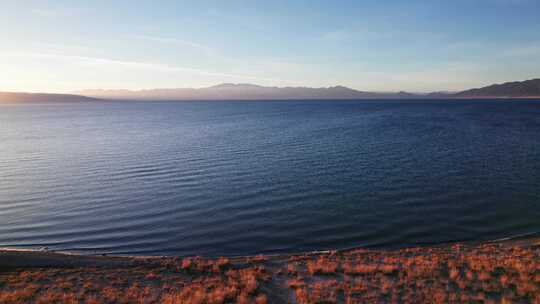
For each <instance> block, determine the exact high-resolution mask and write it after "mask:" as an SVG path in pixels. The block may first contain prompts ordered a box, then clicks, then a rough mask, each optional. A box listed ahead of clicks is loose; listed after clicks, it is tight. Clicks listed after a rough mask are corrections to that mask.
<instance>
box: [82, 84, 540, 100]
mask: <svg viewBox="0 0 540 304" xmlns="http://www.w3.org/2000/svg"><path fill="white" fill-rule="evenodd" d="M75 93H77V94H80V95H84V96H91V97H97V98H106V99H134V100H231V99H235V100H270V99H277V100H280V99H426V98H435V99H443V98H444V99H461V98H530V97H540V79H531V80H525V81H514V82H505V83H502V84H493V85H489V86H485V87H481V88H475V89H469V90H464V91H460V92H455V93H452V92H431V93H425V94H419V93H410V92H406V91H398V92H369V91H361V90H356V89H352V88H348V87H345V86H342V85H336V86H329V87H315V88H313V87H302V86H296V87H293V86H285V87H276V86H261V85H257V84H250V83H222V84H217V85H214V86H210V87H206V88H199V89H195V88H164V89H149V90H134V91H132V90H82V91H77V92H75Z"/></svg>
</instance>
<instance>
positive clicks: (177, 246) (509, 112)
mask: <svg viewBox="0 0 540 304" xmlns="http://www.w3.org/2000/svg"><path fill="white" fill-rule="evenodd" d="M539 231H540V102H538V101H520V102H510V101H432V102H426V101H424V102H412V101H411V102H388V101H386V102H383V101H373V102H350V101H349V102H343V101H326V102H323V101H319V102H307V101H299V102H293V101H287V102H159V103H158V102H146V103H144V102H134V103H122V102H109V103H107V102H103V103H92V104H75V103H74V104H55V105H3V106H0V247H15V248H40V247H45V246H46V247H48V248H49V249H51V250H63V251H72V252H79V253H84V254H91V253H100V254H101V253H108V254H129V255H195V254H197V255H208V256H217V255H245V254H256V253H278V252H298V251H306V250H322V249H330V248H347V247H354V246H369V247H383V248H384V247H402V246H409V245H420V244H438V243H444V242H451V241H468V240H493V239H498V238H504V237H511V236H516V235H524V234H530V233H537V232H539Z"/></svg>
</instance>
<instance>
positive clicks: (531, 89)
mask: <svg viewBox="0 0 540 304" xmlns="http://www.w3.org/2000/svg"><path fill="white" fill-rule="evenodd" d="M455 96H457V97H538V96H540V79H531V80H525V81H515V82H506V83H503V84H494V85H490V86H487V87H483V88H477V89H471V90H466V91H463V92H459V93H457V94H455Z"/></svg>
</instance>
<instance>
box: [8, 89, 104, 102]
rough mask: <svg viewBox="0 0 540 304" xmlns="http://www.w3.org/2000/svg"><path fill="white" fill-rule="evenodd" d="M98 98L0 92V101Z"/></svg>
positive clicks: (51, 100)
mask: <svg viewBox="0 0 540 304" xmlns="http://www.w3.org/2000/svg"><path fill="white" fill-rule="evenodd" d="M97 100H99V99H97V98H93V97H86V96H81V95H75V94H46V93H15V92H0V103H16V102H27V103H51V102H56V103H63V102H89V101H97Z"/></svg>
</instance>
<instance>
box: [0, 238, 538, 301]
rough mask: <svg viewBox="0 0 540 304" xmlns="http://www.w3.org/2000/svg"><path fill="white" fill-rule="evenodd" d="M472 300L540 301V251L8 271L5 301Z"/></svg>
mask: <svg viewBox="0 0 540 304" xmlns="http://www.w3.org/2000/svg"><path fill="white" fill-rule="evenodd" d="M463 302H477V303H516V302H517V303H539V304H540V249H539V248H538V247H509V246H502V245H499V244H490V245H483V246H476V247H474V246H473V247H468V246H462V245H456V246H453V247H446V248H413V249H404V250H397V251H387V252H383V251H369V250H354V251H350V252H345V253H330V254H318V255H300V256H292V257H289V258H288V259H285V258H274V259H268V258H266V257H261V256H258V257H254V258H246V259H236V260H235V261H231V260H230V259H227V258H219V259H203V258H200V257H194V258H185V259H172V258H168V259H162V260H149V261H147V262H141V263H139V264H134V266H133V267H131V268H128V267H126V268H121V269H119V268H110V267H102V268H75V269H71V268H49V269H28V268H27V269H18V270H13V271H10V272H3V273H0V304H7V303H10V304H11V303H15V304H19V303H89V304H94V303H166V304H173V303H182V304H183V303H200V304H225V303H250V304H266V303H463Z"/></svg>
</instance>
